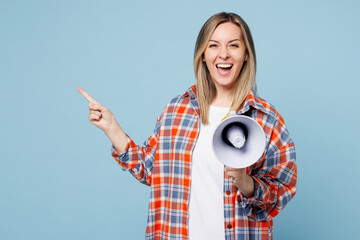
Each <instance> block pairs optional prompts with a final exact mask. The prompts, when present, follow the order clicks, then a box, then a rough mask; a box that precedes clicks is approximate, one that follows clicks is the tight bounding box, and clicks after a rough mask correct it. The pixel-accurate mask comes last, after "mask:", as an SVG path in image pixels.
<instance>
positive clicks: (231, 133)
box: [212, 115, 265, 168]
mask: <svg viewBox="0 0 360 240" xmlns="http://www.w3.org/2000/svg"><path fill="white" fill-rule="evenodd" d="M212 148H213V151H214V154H215V156H216V158H217V159H218V160H219V161H220V162H221V163H223V164H224V165H226V166H229V167H232V168H246V167H248V166H251V165H253V164H254V163H255V162H257V161H258V160H259V158H260V157H261V155H262V153H263V152H264V149H265V133H264V130H263V129H262V127H261V126H260V124H259V123H257V122H256V121H255V120H254V119H252V118H250V117H247V116H244V115H233V116H229V117H227V118H226V119H225V120H223V121H222V122H221V123H220V124H219V125H218V126H217V127H216V129H215V132H214V135H213V138H212Z"/></svg>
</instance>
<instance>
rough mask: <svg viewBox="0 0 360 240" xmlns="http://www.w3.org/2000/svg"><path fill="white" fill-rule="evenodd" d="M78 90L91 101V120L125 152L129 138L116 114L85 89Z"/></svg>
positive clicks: (116, 146) (115, 145)
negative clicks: (118, 121)
mask: <svg viewBox="0 0 360 240" xmlns="http://www.w3.org/2000/svg"><path fill="white" fill-rule="evenodd" d="M77 90H78V91H79V92H80V93H81V94H82V95H83V96H84V97H85V98H86V99H87V100H88V101H89V102H90V103H89V110H90V113H89V121H90V122H91V123H92V124H94V125H95V126H97V127H98V128H100V129H101V130H103V131H104V132H105V134H106V135H107V136H108V138H109V139H110V141H111V142H112V144H113V145H114V147H115V148H116V149H117V150H119V151H120V152H123V151H124V150H125V149H126V146H127V142H128V139H127V136H126V134H125V132H124V131H123V130H122V129H121V127H120V125H119V124H118V123H117V121H116V119H115V116H114V114H112V112H110V110H109V109H107V108H106V107H104V106H102V105H101V104H100V103H99V102H98V101H96V100H95V99H93V98H92V97H91V96H90V94H88V93H87V92H85V90H84V89H82V88H78V89H77Z"/></svg>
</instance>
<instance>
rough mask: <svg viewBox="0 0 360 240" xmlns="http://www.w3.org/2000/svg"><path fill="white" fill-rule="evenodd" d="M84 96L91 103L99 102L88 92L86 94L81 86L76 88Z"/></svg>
mask: <svg viewBox="0 0 360 240" xmlns="http://www.w3.org/2000/svg"><path fill="white" fill-rule="evenodd" d="M77 90H78V91H79V92H80V93H81V94H82V95H83V96H84V97H85V98H86V100H88V101H89V102H91V103H95V104H100V103H99V102H98V101H96V100H95V99H93V98H92V97H91V96H90V94H88V93H87V92H86V91H85V90H84V89H82V88H78V89H77Z"/></svg>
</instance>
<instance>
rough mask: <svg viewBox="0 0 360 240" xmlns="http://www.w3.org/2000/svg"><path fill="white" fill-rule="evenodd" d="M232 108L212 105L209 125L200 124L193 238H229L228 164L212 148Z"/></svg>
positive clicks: (195, 160) (191, 216) (194, 167)
mask: <svg viewBox="0 0 360 240" xmlns="http://www.w3.org/2000/svg"><path fill="white" fill-rule="evenodd" d="M229 109H230V108H224V107H215V106H210V111H209V124H207V125H203V124H202V123H201V125H200V133H199V137H198V139H197V142H196V145H195V148H194V152H193V156H192V166H191V190H190V201H189V239H190V240H202V239H204V240H205V239H206V240H219V239H225V230H224V196H223V192H224V185H223V184H224V165H223V164H222V163H220V162H219V161H218V160H217V159H216V157H215V155H214V153H213V150H212V134H213V133H214V131H215V128H216V127H217V125H218V124H219V123H220V122H221V119H223V118H224V117H225V116H226V114H227V113H228V112H229Z"/></svg>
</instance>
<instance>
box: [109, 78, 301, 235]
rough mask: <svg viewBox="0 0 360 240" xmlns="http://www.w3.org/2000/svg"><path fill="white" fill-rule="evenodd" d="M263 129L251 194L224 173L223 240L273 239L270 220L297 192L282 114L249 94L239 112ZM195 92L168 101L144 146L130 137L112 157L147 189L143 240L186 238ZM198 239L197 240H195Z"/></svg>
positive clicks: (196, 115)
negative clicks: (262, 139) (146, 210)
mask: <svg viewBox="0 0 360 240" xmlns="http://www.w3.org/2000/svg"><path fill="white" fill-rule="evenodd" d="M238 114H244V115H247V116H250V117H252V118H253V119H255V120H256V121H257V122H258V123H259V124H260V125H261V126H262V127H263V129H264V132H265V136H266V149H265V152H264V153H263V155H262V156H261V158H260V159H259V161H258V162H257V163H255V164H254V165H252V166H251V167H248V168H247V173H248V174H250V175H251V176H252V177H253V179H254V182H255V194H254V196H253V197H251V198H247V197H246V196H245V195H243V194H242V193H241V192H240V191H239V190H238V189H237V187H236V186H235V185H234V184H233V182H232V180H231V179H230V178H229V177H228V176H227V175H226V173H225V172H224V193H223V195H224V217H225V222H224V228H225V238H226V240H230V239H231V240H232V239H236V240H240V239H256V240H258V239H272V226H273V221H272V218H273V217H274V216H276V215H277V214H278V213H279V212H280V211H281V210H282V209H283V208H284V207H285V205H286V204H287V203H288V202H289V201H290V200H291V199H292V197H293V196H294V195H295V192H296V179H297V170H296V163H295V147H294V143H293V142H292V141H291V139H290V136H289V133H288V131H287V129H286V126H285V123H284V120H283V119H282V117H281V116H280V114H279V113H278V112H277V111H276V110H275V109H274V107H272V106H271V105H270V104H269V103H267V102H266V101H265V100H263V99H261V98H259V97H257V96H255V95H254V93H252V92H251V93H249V94H248V96H247V99H246V102H245V104H244V107H243V108H242V109H241V110H240V111H239V112H238ZM199 115H200V113H199V107H198V103H197V101H196V87H195V85H194V86H192V87H191V88H189V89H188V90H187V92H186V93H185V94H183V95H181V96H178V97H175V98H174V99H172V100H171V101H170V102H169V103H168V104H167V106H166V108H165V110H164V112H163V114H162V115H161V116H160V118H159V119H158V120H157V123H156V127H155V130H154V132H153V134H152V135H151V136H150V137H149V138H148V139H147V140H146V141H145V143H144V145H136V144H135V143H134V142H133V141H132V140H131V139H130V138H128V145H127V147H126V150H125V151H124V152H119V151H118V150H116V149H115V148H114V147H113V149H112V156H113V157H114V158H115V160H116V161H117V162H118V163H119V164H120V166H121V167H122V168H123V169H124V170H129V171H130V173H131V174H132V175H133V176H134V177H135V178H137V179H138V180H139V181H140V182H141V183H144V184H146V185H149V186H151V193H150V203H149V212H148V223H147V229H146V239H188V214H189V213H188V206H189V193H190V187H191V156H192V151H193V149H194V146H195V143H196V140H197V137H198V135H199V121H200V117H199ZM195 240H196V239H195Z"/></svg>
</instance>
